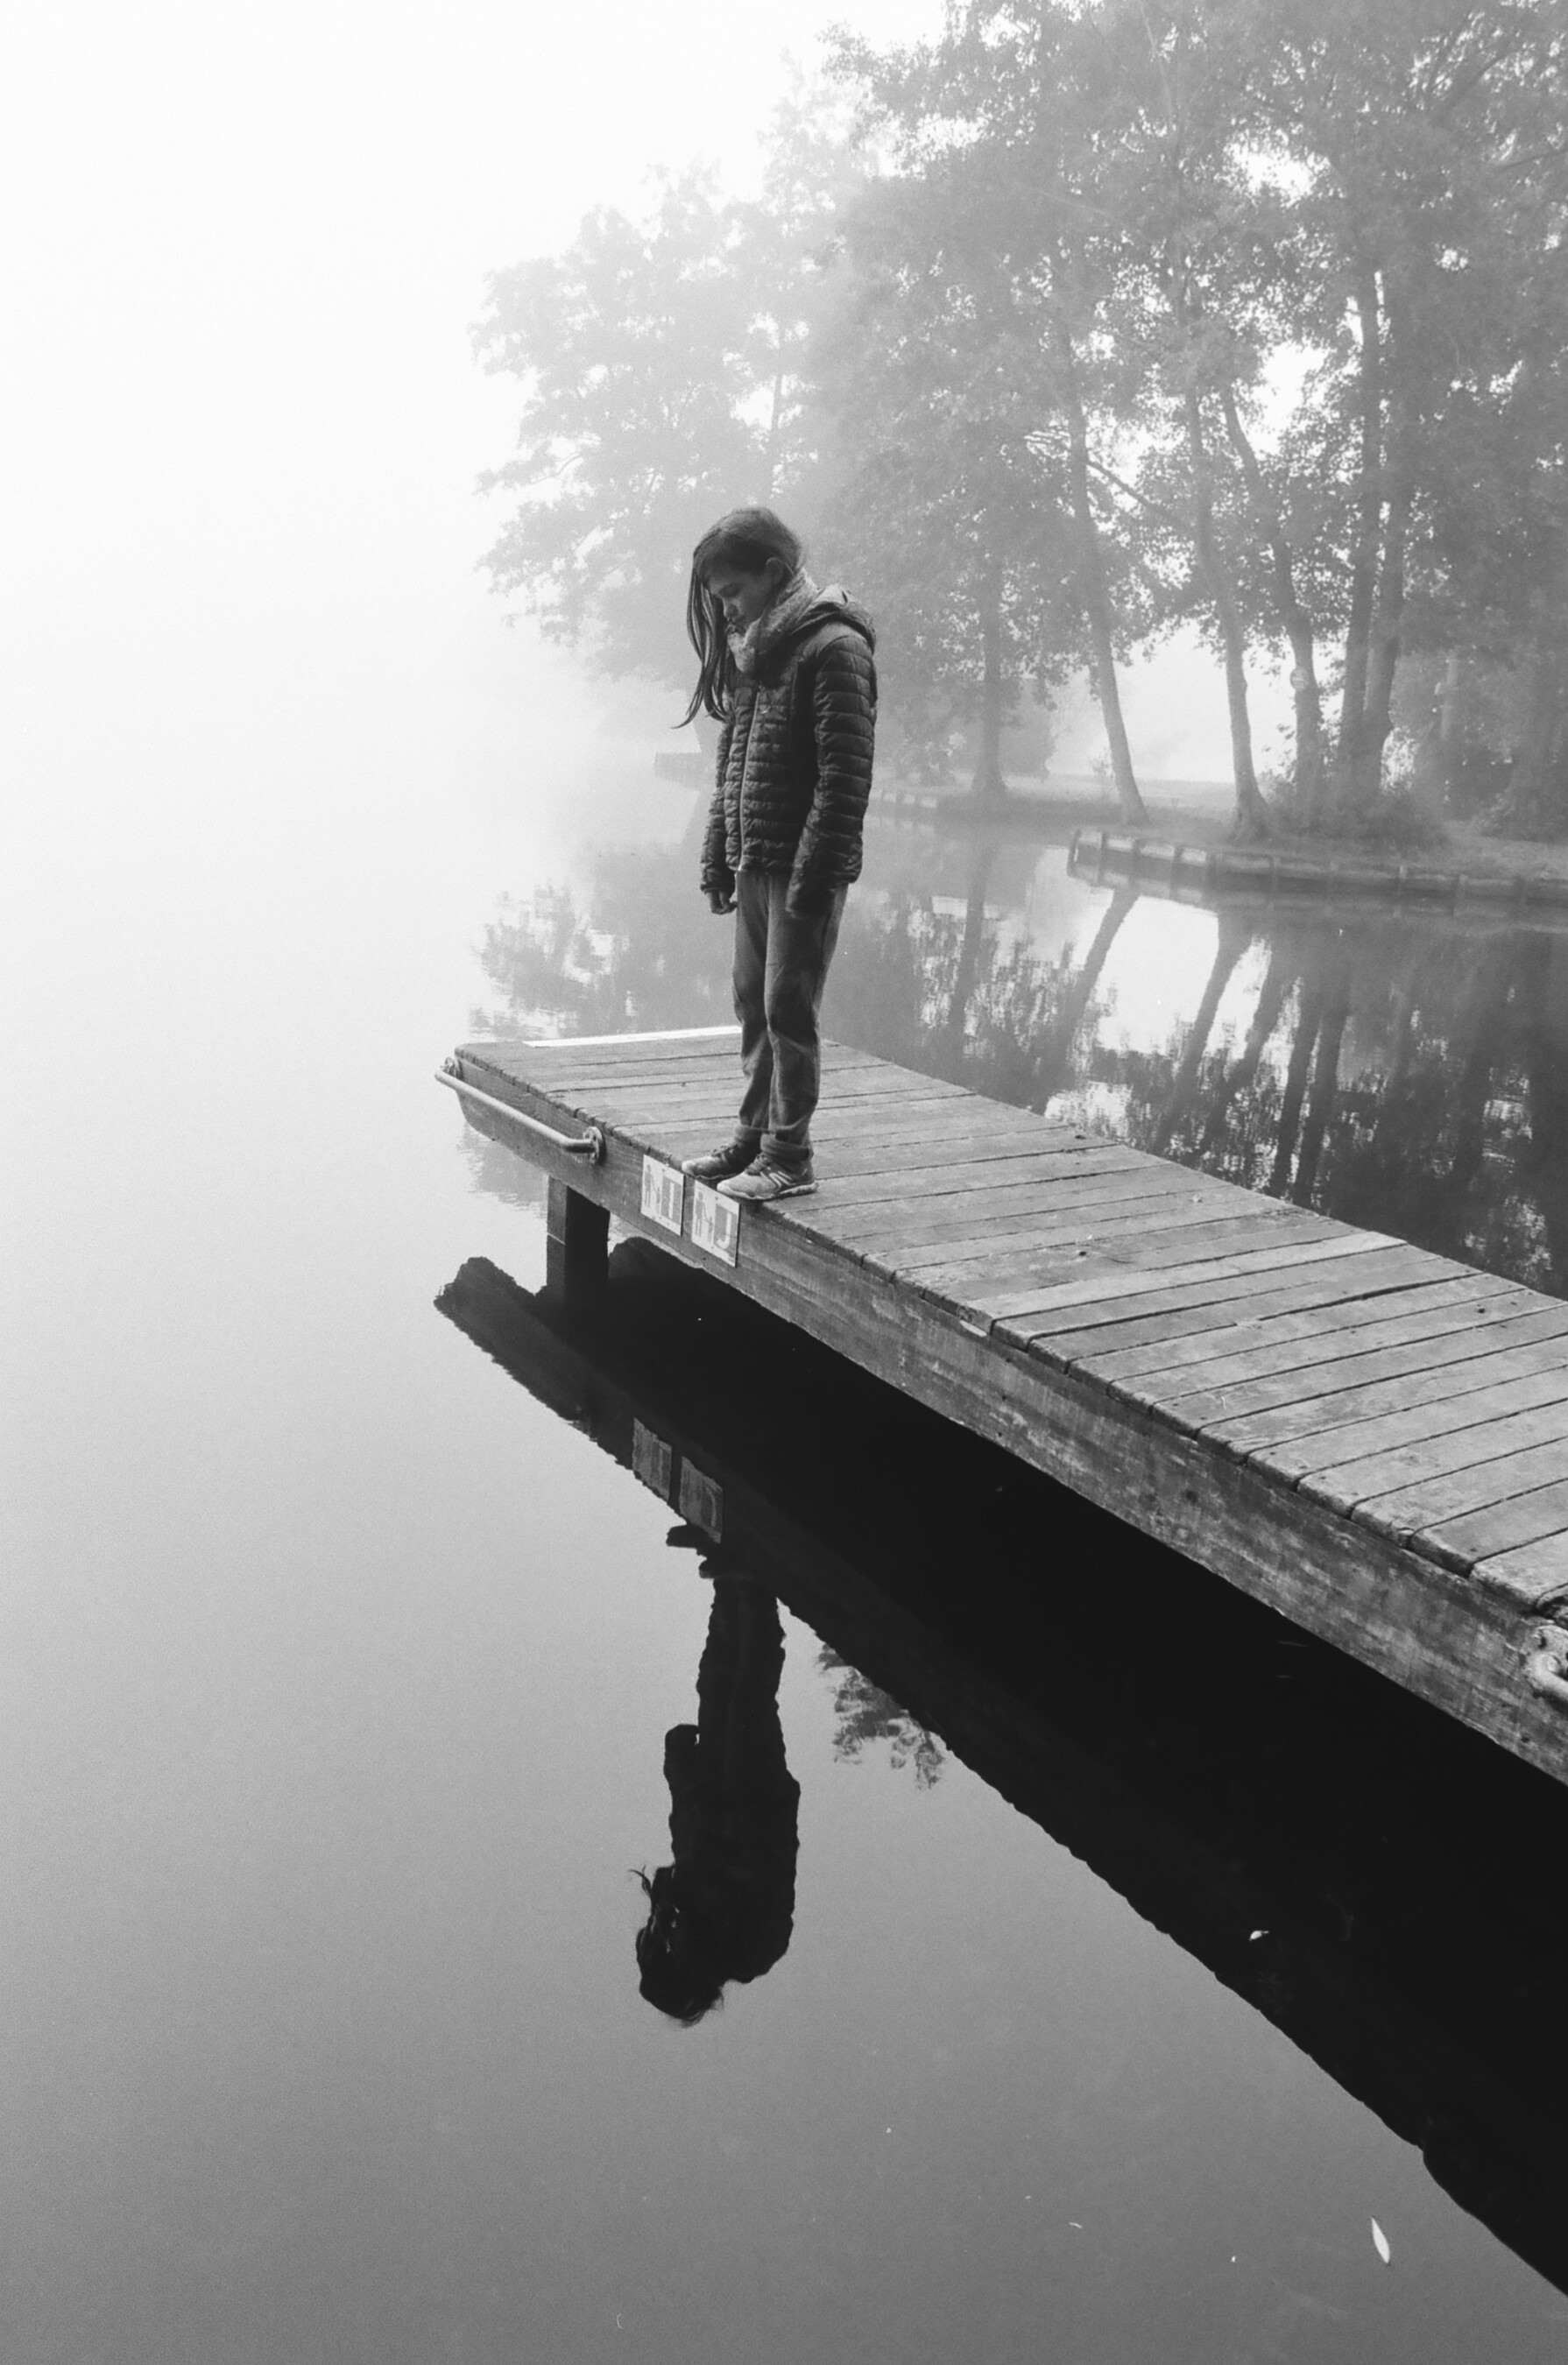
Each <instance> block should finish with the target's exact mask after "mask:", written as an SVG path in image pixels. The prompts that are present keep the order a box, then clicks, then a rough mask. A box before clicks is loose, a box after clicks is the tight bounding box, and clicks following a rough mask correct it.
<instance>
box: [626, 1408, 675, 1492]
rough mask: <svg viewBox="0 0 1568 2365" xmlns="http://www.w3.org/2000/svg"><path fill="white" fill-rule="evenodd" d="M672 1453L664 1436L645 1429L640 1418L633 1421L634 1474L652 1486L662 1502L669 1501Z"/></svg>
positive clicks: (646, 1484) (645, 1483)
mask: <svg viewBox="0 0 1568 2365" xmlns="http://www.w3.org/2000/svg"><path fill="white" fill-rule="evenodd" d="M671 1459H672V1457H671V1454H670V1450H669V1447H668V1446H667V1445H666V1443H665V1441H664V1439H663V1438H662V1437H655V1434H654V1432H653V1430H652V1429H644V1426H643V1424H642V1422H641V1421H640V1420H634V1421H633V1423H632V1474H633V1477H635V1478H640V1479H641V1480H642V1482H643V1484H644V1486H651V1487H652V1488H653V1490H654V1492H655V1495H656V1496H658V1498H659V1500H660V1502H661V1503H667V1502H668V1501H669V1474H670V1462H671Z"/></svg>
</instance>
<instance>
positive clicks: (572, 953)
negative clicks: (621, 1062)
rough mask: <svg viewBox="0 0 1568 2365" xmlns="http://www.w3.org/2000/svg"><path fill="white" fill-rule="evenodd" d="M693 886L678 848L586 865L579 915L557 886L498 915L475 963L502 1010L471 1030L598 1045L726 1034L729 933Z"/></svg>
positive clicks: (625, 850) (488, 1013)
mask: <svg viewBox="0 0 1568 2365" xmlns="http://www.w3.org/2000/svg"><path fill="white" fill-rule="evenodd" d="M696 877H697V857H696V854H695V851H694V850H693V848H692V847H691V846H689V845H682V846H653V847H644V846H636V847H614V848H610V849H608V850H606V851H605V852H602V853H600V854H599V856H598V857H596V860H595V865H594V880H593V891H592V894H591V897H590V899H589V900H588V903H587V905H586V907H585V905H584V904H583V903H581V902H579V901H578V899H577V896H576V895H575V894H574V893H573V891H572V890H571V889H570V888H569V887H560V886H547V887H542V888H539V889H537V890H536V891H535V892H534V893H533V894H532V896H531V897H530V898H529V899H528V901H527V902H519V903H513V902H507V903H505V904H504V905H503V906H502V910H501V913H500V916H499V918H498V919H497V920H495V921H494V922H492V924H491V925H490V926H489V927H488V928H487V930H486V933H485V942H484V945H483V947H481V949H480V955H479V958H480V964H481V966H482V968H483V970H484V972H485V975H486V976H487V978H488V980H489V981H490V983H491V984H492V986H494V987H495V988H496V989H497V991H498V993H499V995H500V997H501V999H500V1002H499V1003H498V1004H497V1005H495V1006H493V1007H491V1008H490V1009H487V1010H486V1009H481V1010H476V1012H475V1014H474V1020H475V1024H476V1026H482V1027H484V1028H485V1029H486V1030H487V1032H490V1033H494V1034H498V1035H505V1034H516V1033H519V1032H522V1031H525V1030H532V1029H533V1028H535V1027H539V1026H545V1027H551V1028H554V1029H557V1030H559V1031H560V1032H562V1033H564V1034H572V1035H597V1034H605V1035H609V1034H613V1033H614V1032H615V1031H616V1030H617V1029H618V1028H621V1027H626V1028H631V1027H650V1026H713V1025H722V1024H725V1023H727V1021H728V1020H729V1018H730V1017H731V1015H732V1012H731V1008H730V931H729V930H728V929H727V928H725V927H722V926H721V925H719V924H718V922H716V921H715V920H714V918H713V915H712V913H711V912H710V911H709V909H708V906H707V904H706V902H704V901H703V900H702V898H701V897H700V895H699V894H698V892H697V888H696Z"/></svg>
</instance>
